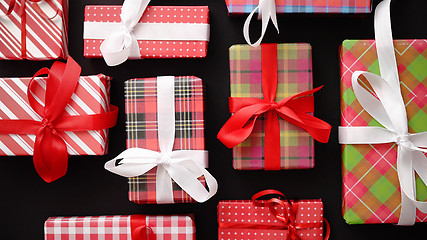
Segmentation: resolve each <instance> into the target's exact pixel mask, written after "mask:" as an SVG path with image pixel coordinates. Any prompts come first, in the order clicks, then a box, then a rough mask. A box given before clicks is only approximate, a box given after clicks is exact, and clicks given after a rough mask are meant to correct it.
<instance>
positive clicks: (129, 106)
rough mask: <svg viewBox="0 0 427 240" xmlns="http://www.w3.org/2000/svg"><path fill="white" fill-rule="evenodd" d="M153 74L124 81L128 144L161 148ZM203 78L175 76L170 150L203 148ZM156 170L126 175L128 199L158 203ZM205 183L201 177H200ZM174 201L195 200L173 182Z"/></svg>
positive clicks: (155, 148)
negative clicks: (172, 135)
mask: <svg viewBox="0 0 427 240" xmlns="http://www.w3.org/2000/svg"><path fill="white" fill-rule="evenodd" d="M156 81H157V79H156V78H142V79H131V80H128V81H126V82H125V105H126V106H125V111H126V131H127V142H126V143H127V147H128V148H132V147H139V148H145V149H149V150H153V151H160V149H159V141H158V133H157V94H156V92H157V91H156ZM203 89H204V88H203V84H202V80H201V79H200V78H197V77H192V76H186V77H175V111H176V113H175V143H174V147H173V150H182V149H186V150H205V139H204V116H203V114H204V97H203ZM156 170H157V168H154V169H152V170H150V171H149V172H148V173H146V174H144V175H142V176H138V177H133V178H129V200H131V201H132V202H135V203H138V204H145V203H157V201H156ZM200 180H201V181H202V182H203V183H204V178H203V177H202V178H201V179H200ZM173 198H174V202H175V203H179V202H194V199H192V198H191V197H190V196H189V195H188V194H187V193H186V192H184V191H183V190H182V189H181V188H180V187H179V186H178V185H177V184H176V183H175V182H173Z"/></svg>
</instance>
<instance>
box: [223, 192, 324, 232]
mask: <svg viewBox="0 0 427 240" xmlns="http://www.w3.org/2000/svg"><path fill="white" fill-rule="evenodd" d="M291 203H292V205H293V207H294V210H295V212H296V220H295V223H296V225H303V224H318V225H319V226H317V227H311V228H297V229H298V230H297V234H298V235H299V237H300V238H301V240H322V239H323V226H322V225H323V203H322V201H321V200H320V199H318V200H300V201H291ZM286 208H287V209H288V211H289V204H288V203H286ZM276 209H277V211H278V212H280V213H281V212H283V207H282V206H277V208H276ZM218 224H219V228H218V240H228V239H230V240H240V239H242V238H244V239H247V240H252V239H253V240H255V239H269V240H281V239H287V235H288V230H287V229H286V228H284V223H283V222H281V221H278V220H277V219H276V217H275V216H274V215H273V214H272V213H271V211H270V209H269V208H268V207H259V206H255V205H254V204H253V202H252V201H249V200H248V201H236V200H234V201H220V202H219V204H218ZM282 227H283V228H282Z"/></svg>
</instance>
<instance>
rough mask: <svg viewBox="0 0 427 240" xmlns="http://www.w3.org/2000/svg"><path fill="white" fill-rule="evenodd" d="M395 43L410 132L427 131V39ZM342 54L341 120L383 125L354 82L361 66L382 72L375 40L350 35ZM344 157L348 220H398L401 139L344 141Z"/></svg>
mask: <svg viewBox="0 0 427 240" xmlns="http://www.w3.org/2000/svg"><path fill="white" fill-rule="evenodd" d="M394 46H395V54H396V58H397V65H398V70H399V77H400V80H401V84H400V87H401V91H402V96H403V100H404V102H405V105H406V111H407V115H408V123H409V132H410V133H416V132H424V131H427V125H426V124H425V123H426V121H427V114H426V113H427V105H426V104H427V97H426V96H427V95H426V94H427V70H426V67H427V51H426V49H427V42H426V40H395V41H394ZM340 54H341V77H342V82H341V125H342V126H380V125H379V123H378V122H377V121H375V120H374V119H372V117H371V115H369V114H368V113H367V112H366V111H364V110H363V109H362V107H361V106H360V104H359V102H358V101H357V100H356V98H355V95H354V92H353V88H352V87H351V76H352V73H353V72H354V71H356V70H360V71H369V72H372V73H375V74H379V65H378V59H377V52H376V47H375V41H374V40H346V41H344V42H343V45H342V47H341V53H340ZM368 88H369V87H368ZM342 158H343V168H342V169H343V173H342V174H343V214H344V219H345V220H346V221H347V223H349V224H364V223H397V222H398V220H399V216H400V205H401V195H400V187H399V186H400V185H399V180H398V176H397V171H396V161H397V146H396V144H395V143H392V144H370V145H368V144H365V145H343V146H342ZM416 185H417V196H418V200H420V201H425V200H427V188H426V186H425V185H424V183H423V182H422V181H421V179H417V180H416ZM416 221H417V222H425V221H427V215H426V214H423V213H421V212H420V211H418V210H417V218H416Z"/></svg>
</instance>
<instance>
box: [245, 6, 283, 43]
mask: <svg viewBox="0 0 427 240" xmlns="http://www.w3.org/2000/svg"><path fill="white" fill-rule="evenodd" d="M269 2H270V3H271V2H273V4H275V3H274V0H261V1H260V4H259V5H258V6H257V7H256V8H255V9H254V10H253V11H252V12H251V13H250V14H249V16H248V17H247V18H246V21H245V24H244V25H243V36H244V37H245V40H246V42H247V43H248V44H249V45H250V46H252V47H258V46H259V45H260V44H261V41H262V39H263V38H264V35H265V32H266V30H267V26H268V22H269V20H270V17H271V15H272V14H271V12H270V11H271V9H270V6H266V5H267V4H268V3H269ZM258 10H259V11H260V14H261V18H262V21H261V24H262V26H261V36H260V37H259V39H258V40H257V41H256V42H255V43H252V42H251V39H250V37H249V27H250V24H251V20H252V17H253V16H254V14H255V13H256V12H257V11H258ZM261 10H262V12H261ZM274 14H276V13H274ZM273 23H274V22H273ZM276 24H277V21H276ZM276 24H275V25H276Z"/></svg>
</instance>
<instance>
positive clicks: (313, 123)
mask: <svg viewBox="0 0 427 240" xmlns="http://www.w3.org/2000/svg"><path fill="white" fill-rule="evenodd" d="M311 86H312V71H311V47H310V45H309V44H305V43H298V44H262V45H261V47H257V48H253V47H250V46H249V45H234V46H232V47H231V48H230V91H231V98H230V112H232V113H234V115H233V116H232V117H231V118H230V119H229V120H228V121H227V123H226V124H225V125H224V126H223V128H222V129H221V130H220V132H219V133H218V138H219V140H220V141H222V142H223V143H224V144H225V145H226V146H227V147H229V148H233V167H234V168H235V169H239V170H259V169H265V170H280V169H301V168H302V169H304V168H312V167H313V166H314V143H313V137H315V138H316V139H318V140H319V141H322V142H327V141H328V138H329V132H330V129H331V126H330V125H329V124H327V123H325V122H323V121H321V120H320V119H317V118H314V117H313V116H312V115H311V113H312V112H313V110H314V100H313V96H309V95H310V94H312V93H313V92H315V91H317V90H318V89H314V90H310V89H311ZM263 98H264V99H263ZM289 109H291V110H289ZM264 113H265V114H264ZM312 136H313V137H312Z"/></svg>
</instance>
